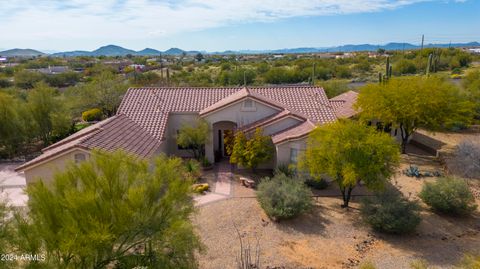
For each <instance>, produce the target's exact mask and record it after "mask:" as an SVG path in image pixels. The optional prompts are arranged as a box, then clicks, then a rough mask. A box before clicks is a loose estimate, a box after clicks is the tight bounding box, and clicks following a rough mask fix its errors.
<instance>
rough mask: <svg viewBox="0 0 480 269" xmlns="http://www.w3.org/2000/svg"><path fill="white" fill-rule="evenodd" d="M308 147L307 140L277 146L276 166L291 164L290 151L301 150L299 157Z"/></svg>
mask: <svg viewBox="0 0 480 269" xmlns="http://www.w3.org/2000/svg"><path fill="white" fill-rule="evenodd" d="M306 146H307V138H302V139H299V140H294V141H289V142H285V143H282V144H279V145H277V146H276V151H277V160H276V163H275V165H276V166H278V165H282V164H287V165H288V164H290V149H292V148H295V149H297V150H299V155H301V154H302V152H304V151H305V149H306Z"/></svg>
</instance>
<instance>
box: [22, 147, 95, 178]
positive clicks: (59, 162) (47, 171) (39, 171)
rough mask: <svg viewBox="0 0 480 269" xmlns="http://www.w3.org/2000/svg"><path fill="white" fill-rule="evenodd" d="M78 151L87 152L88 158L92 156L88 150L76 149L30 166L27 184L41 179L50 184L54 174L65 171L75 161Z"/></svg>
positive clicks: (26, 172)
mask: <svg viewBox="0 0 480 269" xmlns="http://www.w3.org/2000/svg"><path fill="white" fill-rule="evenodd" d="M77 153H83V154H85V157H86V159H88V158H89V157H90V154H89V153H88V152H86V151H83V150H79V149H76V150H73V151H71V152H68V153H66V154H64V155H61V156H59V157H57V158H55V159H52V160H48V161H47V162H45V163H42V164H39V165H37V166H34V167H32V168H29V169H28V170H25V180H26V182H27V184H30V183H32V182H36V181H38V180H39V179H41V180H42V181H43V182H45V183H46V184H47V185H48V184H49V183H50V182H51V181H52V179H53V175H54V174H55V173H56V172H59V171H63V170H64V169H65V168H66V166H67V165H68V164H69V163H70V162H71V163H73V162H74V161H75V157H74V156H75V154H77Z"/></svg>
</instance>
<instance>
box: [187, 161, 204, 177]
mask: <svg viewBox="0 0 480 269" xmlns="http://www.w3.org/2000/svg"><path fill="white" fill-rule="evenodd" d="M184 165H185V171H186V172H187V176H188V177H190V178H191V179H193V180H196V179H198V178H200V176H201V175H202V171H201V169H200V162H198V161H197V160H194V159H189V160H187V161H185V163H184Z"/></svg>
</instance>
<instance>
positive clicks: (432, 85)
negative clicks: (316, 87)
mask: <svg viewBox="0 0 480 269" xmlns="http://www.w3.org/2000/svg"><path fill="white" fill-rule="evenodd" d="M357 107H358V108H360V109H361V111H362V113H361V118H362V119H363V120H364V121H371V120H379V121H381V122H383V123H385V124H392V125H393V127H394V128H398V129H399V130H400V135H401V137H402V153H405V149H406V146H407V143H408V141H409V138H410V137H411V135H412V134H413V132H414V131H415V130H417V129H418V128H425V129H428V130H438V129H440V128H442V127H448V126H450V125H453V124H455V123H465V124H468V123H470V121H471V120H472V118H473V117H472V113H473V104H472V103H471V102H469V101H468V100H467V99H466V97H465V96H463V95H462V94H461V93H460V91H459V89H458V88H457V87H456V86H455V85H453V84H451V83H449V82H447V81H446V80H444V79H442V78H439V77H428V78H427V77H409V78H393V79H390V80H389V81H388V82H387V83H384V84H378V83H374V84H368V85H366V86H365V87H363V88H362V89H360V94H359V96H358V100H357Z"/></svg>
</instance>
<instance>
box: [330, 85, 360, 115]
mask: <svg viewBox="0 0 480 269" xmlns="http://www.w3.org/2000/svg"><path fill="white" fill-rule="evenodd" d="M357 98H358V92H354V91H348V92H344V93H342V94H340V95H337V96H335V97H333V98H331V99H330V103H331V104H332V107H333V108H334V109H335V114H336V115H337V117H338V118H352V117H354V116H355V115H357V114H358V111H356V110H355V107H354V106H353V105H354V104H355V102H357Z"/></svg>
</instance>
